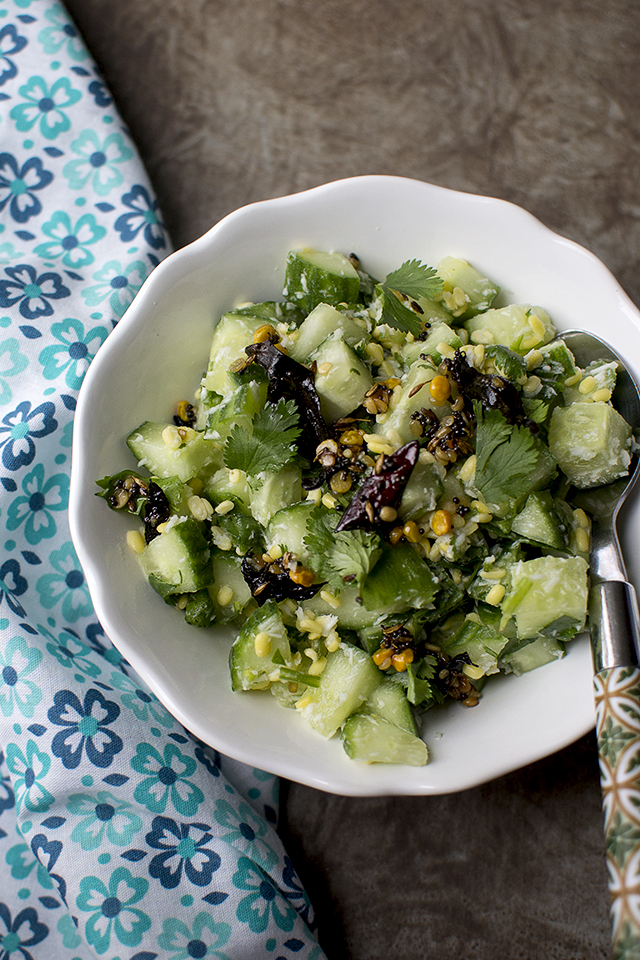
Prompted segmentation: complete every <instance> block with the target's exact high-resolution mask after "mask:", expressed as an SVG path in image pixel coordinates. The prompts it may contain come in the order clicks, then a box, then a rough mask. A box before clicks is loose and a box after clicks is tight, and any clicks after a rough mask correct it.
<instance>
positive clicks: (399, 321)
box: [376, 283, 422, 337]
mask: <svg viewBox="0 0 640 960" xmlns="http://www.w3.org/2000/svg"><path fill="white" fill-rule="evenodd" d="M376 294H377V296H378V299H379V300H380V303H381V305H382V318H381V323H388V324H389V326H390V327H395V328H396V330H404V332H405V333H412V334H413V335H414V337H417V336H418V335H419V334H420V331H421V330H422V324H421V323H420V320H419V319H418V317H417V316H416V314H415V313H414V312H413V310H410V309H409V307H405V305H404V303H402V301H401V300H398V298H397V297H396V295H395V293H394V292H393V290H391V289H389V288H388V287H385V286H384V284H382V283H379V284H378V285H377V286H376Z"/></svg>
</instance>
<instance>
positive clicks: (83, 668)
mask: <svg viewBox="0 0 640 960" xmlns="http://www.w3.org/2000/svg"><path fill="white" fill-rule="evenodd" d="M167 253H169V240H168V238H167V236H166V233H165V229H164V227H163V224H162V218H161V214H160V211H159V209H158V204H157V201H156V200H155V199H154V196H153V193H152V190H151V187H150V184H149V182H148V180H147V178H146V176H145V173H144V170H143V168H142V166H141V163H140V160H139V157H138V156H137V153H136V151H135V149H134V147H133V145H132V143H131V140H130V138H129V135H128V133H127V131H126V129H125V128H124V126H123V124H122V122H121V120H120V118H119V116H118V114H117V111H116V109H115V108H114V105H113V103H112V100H111V97H110V95H109V93H108V91H107V90H106V88H105V86H104V84H103V82H102V80H101V79H100V75H99V73H98V71H97V69H96V66H95V64H94V63H93V62H92V60H91V58H90V56H89V54H88V53H87V50H86V48H85V46H84V44H83V42H82V39H81V38H80V37H79V36H78V33H77V31H76V29H75V28H74V26H73V23H72V22H71V20H70V18H69V16H68V14H67V12H66V10H65V9H64V8H63V7H62V6H61V5H60V4H59V3H57V2H52V0H0V463H1V468H0V484H1V488H0V528H1V531H0V536H1V537H2V541H1V542H2V546H3V549H2V553H1V555H0V561H1V563H0V960H7V958H13V960H45V958H46V960H63V958H65V960H72V958H73V960H86V958H93V957H99V958H110V960H155V958H156V957H158V958H167V960H169V958H170V960H189V958H202V957H207V958H212V957H216V958H219V960H225V958H229V960H231V958H251V960H253V958H263V957H264V958H270V957H273V958H274V960H276V958H278V960H281V958H285V960H290V958H293V957H298V958H305V960H318V958H321V957H322V956H323V954H322V952H321V950H320V948H319V947H318V945H317V942H316V940H315V938H314V936H313V932H312V931H313V928H314V924H313V918H312V913H311V908H310V906H309V903H308V901H307V898H306V895H305V893H304V891H303V889H302V887H301V885H300V882H299V880H298V879H297V877H296V874H295V872H294V870H293V867H292V865H291V862H290V860H289V859H288V857H287V856H286V853H285V851H284V849H283V847H282V844H281V842H280V840H279V838H278V835H277V833H276V831H275V823H276V817H277V787H278V783H277V780H276V779H275V778H274V777H272V776H270V775H269V774H265V773H264V772H262V771H260V770H252V769H249V768H247V767H245V766H243V765H241V764H238V763H236V762H234V761H232V760H230V759H228V758H226V757H221V756H220V755H218V754H217V753H216V752H215V751H213V750H211V749H209V748H206V747H205V746H204V745H203V744H201V743H199V742H198V741H197V740H195V739H194V738H193V737H192V736H191V735H190V734H189V732H188V731H186V730H185V729H184V728H183V727H181V726H180V724H179V723H178V722H177V721H175V720H174V719H173V717H172V716H170V714H169V713H168V712H167V711H166V710H165V709H164V707H163V706H162V705H161V704H160V703H159V702H158V700H157V699H156V697H155V696H154V695H153V694H152V693H151V692H150V691H149V690H148V689H147V688H146V687H145V685H144V683H143V682H142V681H141V680H140V679H139V678H138V677H136V675H135V674H134V673H133V671H132V670H131V668H130V667H129V665H128V664H127V663H126V662H125V661H124V660H123V659H122V657H121V656H120V654H119V653H118V651H117V650H116V649H115V648H114V647H113V646H112V645H111V643H110V641H109V639H108V638H107V637H106V636H105V635H104V633H103V630H102V628H101V626H100V624H99V623H98V621H97V620H96V617H95V614H94V613H93V610H92V606H91V600H90V598H89V593H88V591H87V587H86V584H85V580H84V576H83V573H82V569H81V567H80V565H79V563H78V560H77V557H76V554H75V552H74V549H73V544H72V543H71V540H70V536H69V530H68V525H67V513H66V508H67V498H68V492H69V468H70V459H71V456H70V455H71V443H72V424H73V412H74V409H75V405H76V395H77V392H78V389H79V387H80V386H81V384H82V380H83V377H84V375H85V373H86V371H87V368H88V366H89V364H90V362H91V360H92V359H93V357H94V356H95V354H96V351H97V350H98V349H99V348H100V346H101V344H102V343H103V342H104V341H105V339H106V338H107V336H108V335H109V332H110V331H111V330H112V329H113V327H114V326H115V324H116V323H117V322H118V320H119V319H120V318H121V317H122V315H123V313H124V312H125V310H126V308H127V306H128V305H129V303H130V302H131V300H132V299H133V297H134V296H135V294H136V292H137V290H138V289H139V288H140V286H141V284H142V283H143V281H144V279H145V277H146V276H147V274H148V273H149V272H150V271H151V270H152V269H153V268H154V266H155V265H156V264H157V263H158V262H159V260H160V259H161V258H162V257H164V256H165V255H166V254H167Z"/></svg>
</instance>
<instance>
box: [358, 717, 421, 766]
mask: <svg viewBox="0 0 640 960" xmlns="http://www.w3.org/2000/svg"><path fill="white" fill-rule="evenodd" d="M342 745H343V747H344V750H345V753H346V754H347V756H348V757H350V758H351V759H352V760H361V761H363V762H364V763H401V764H404V765H407V766H412V767H423V766H424V765H425V764H426V763H427V762H428V760H429V752H428V750H427V746H426V744H425V742H424V740H420V738H419V737H416V736H413V734H411V733H408V732H407V731H406V730H403V729H402V728H401V727H397V726H396V725H395V724H393V723H390V721H389V720H384V719H383V718H382V717H379V716H374V715H372V714H365V713H356V714H354V715H353V716H351V717H349V719H348V720H347V722H346V723H345V725H344V728H343V731H342Z"/></svg>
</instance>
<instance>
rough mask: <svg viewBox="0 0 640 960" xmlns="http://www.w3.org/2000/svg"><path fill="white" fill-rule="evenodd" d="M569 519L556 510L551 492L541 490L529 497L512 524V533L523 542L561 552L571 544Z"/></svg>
mask: <svg viewBox="0 0 640 960" xmlns="http://www.w3.org/2000/svg"><path fill="white" fill-rule="evenodd" d="M567 519H568V518H567V516H566V514H564V513H562V514H561V513H560V511H559V510H558V509H557V508H556V504H555V502H554V499H553V497H552V496H551V494H550V493H549V491H548V490H540V491H538V492H535V493H531V494H530V495H529V496H528V497H527V501H526V503H525V505H524V507H523V508H522V510H521V511H520V513H519V514H518V515H517V516H516V517H515V518H514V520H513V521H512V523H511V533H512V534H515V535H516V536H518V537H522V539H523V540H532V541H534V542H535V543H543V544H544V545H545V546H547V547H553V548H554V549H556V550H561V549H563V548H565V547H566V546H567V544H568V542H569V531H570V527H569V526H568V525H567ZM569 524H570V520H569Z"/></svg>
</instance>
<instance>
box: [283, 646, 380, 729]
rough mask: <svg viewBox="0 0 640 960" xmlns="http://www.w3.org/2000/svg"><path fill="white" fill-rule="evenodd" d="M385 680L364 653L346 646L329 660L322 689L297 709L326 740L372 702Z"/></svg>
mask: <svg viewBox="0 0 640 960" xmlns="http://www.w3.org/2000/svg"><path fill="white" fill-rule="evenodd" d="M382 676H383V675H382V673H381V671H380V670H378V668H377V667H376V665H375V663H374V662H373V660H372V659H371V657H370V656H368V655H367V654H366V653H365V652H364V650H359V649H358V647H352V646H351V645H350V644H345V643H343V644H342V645H341V646H340V647H338V649H337V650H336V651H334V652H333V653H330V654H329V655H328V656H327V665H326V667H325V669H324V671H323V673H322V674H321V675H320V686H319V687H316V688H315V689H314V690H313V691H312V692H310V693H309V694H308V695H307V696H306V697H303V698H302V700H299V701H298V703H297V704H296V709H297V710H298V711H299V713H300V715H301V716H302V717H303V718H304V719H305V720H306V721H307V723H310V724H311V726H312V727H313V728H314V729H315V730H317V731H318V733H321V734H322V736H323V737H327V738H328V737H332V736H333V735H334V733H335V732H336V730H337V729H338V727H341V726H342V724H343V723H344V722H345V720H346V719H347V717H348V716H349V715H350V714H352V713H354V712H355V711H356V710H358V709H359V708H360V707H361V706H362V704H363V703H364V702H365V701H366V700H368V699H369V697H370V696H371V694H372V693H373V691H374V689H375V688H376V687H377V686H378V684H379V683H380V682H381V681H382Z"/></svg>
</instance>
